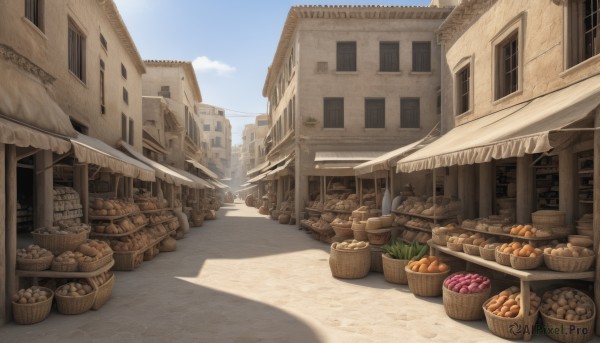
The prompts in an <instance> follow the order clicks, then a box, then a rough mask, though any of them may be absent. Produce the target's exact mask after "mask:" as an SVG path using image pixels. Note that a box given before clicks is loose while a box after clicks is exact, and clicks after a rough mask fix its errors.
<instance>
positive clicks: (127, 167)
mask: <svg viewBox="0 0 600 343" xmlns="http://www.w3.org/2000/svg"><path fill="white" fill-rule="evenodd" d="M71 142H72V143H73V150H74V152H75V157H76V158H77V160H79V162H82V163H91V164H95V165H97V166H100V167H104V168H108V169H110V170H111V171H113V172H115V173H119V174H123V175H124V176H127V177H133V178H136V179H140V180H142V181H156V178H155V174H154V169H152V168H150V167H149V166H147V165H146V164H144V163H142V162H140V161H138V160H136V159H134V158H133V157H129V156H127V155H125V153H123V152H121V151H119V150H117V149H115V148H113V147H111V146H109V145H108V144H106V143H104V142H103V141H101V140H98V139H96V138H92V137H90V136H86V135H84V134H81V133H80V134H79V135H78V136H77V138H71Z"/></svg>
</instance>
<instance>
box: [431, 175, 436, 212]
mask: <svg viewBox="0 0 600 343" xmlns="http://www.w3.org/2000/svg"><path fill="white" fill-rule="evenodd" d="M431 174H432V177H431V180H432V187H433V205H434V206H435V204H437V201H436V200H437V194H436V193H437V192H436V189H435V186H436V179H435V178H436V176H435V168H433V170H432V171H431ZM435 212H436V211H433V223H434V224H437V216H436V215H435Z"/></svg>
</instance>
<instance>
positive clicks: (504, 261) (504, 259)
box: [494, 247, 511, 267]
mask: <svg viewBox="0 0 600 343" xmlns="http://www.w3.org/2000/svg"><path fill="white" fill-rule="evenodd" d="M499 248H500V247H497V248H496V249H495V250H494V254H495V255H494V258H495V259H496V262H497V263H498V264H501V265H503V266H509V267H510V255H511V254H509V253H505V252H501V251H500V250H498V249H499Z"/></svg>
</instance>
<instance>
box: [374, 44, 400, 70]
mask: <svg viewBox="0 0 600 343" xmlns="http://www.w3.org/2000/svg"><path fill="white" fill-rule="evenodd" d="M399 56H400V44H399V43H398V42H381V43H379V71H400V64H399V60H400V57H399Z"/></svg>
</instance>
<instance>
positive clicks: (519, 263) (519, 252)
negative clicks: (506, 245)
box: [509, 244, 544, 270]
mask: <svg viewBox="0 0 600 343" xmlns="http://www.w3.org/2000/svg"><path fill="white" fill-rule="evenodd" d="M509 259H510V266H511V267H513V268H514V269H519V270H529V269H536V268H539V267H540V266H541V265H542V264H544V256H543V252H542V250H541V249H540V248H536V247H534V246H533V245H532V244H523V246H522V247H521V248H516V249H514V250H513V251H512V253H511V254H510V256H509Z"/></svg>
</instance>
